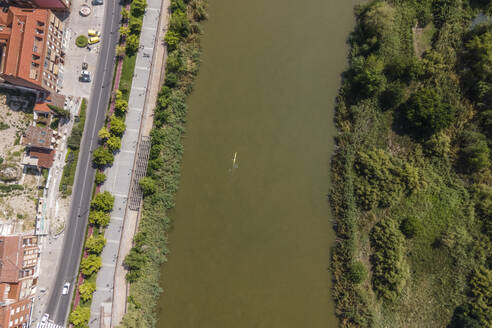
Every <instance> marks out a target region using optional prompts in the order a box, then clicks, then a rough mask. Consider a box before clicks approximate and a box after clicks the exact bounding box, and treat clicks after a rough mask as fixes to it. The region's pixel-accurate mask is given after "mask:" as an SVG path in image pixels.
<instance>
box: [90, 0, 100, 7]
mask: <svg viewBox="0 0 492 328" xmlns="http://www.w3.org/2000/svg"><path fill="white" fill-rule="evenodd" d="M102 4H103V0H92V5H93V6H100V5H102Z"/></svg>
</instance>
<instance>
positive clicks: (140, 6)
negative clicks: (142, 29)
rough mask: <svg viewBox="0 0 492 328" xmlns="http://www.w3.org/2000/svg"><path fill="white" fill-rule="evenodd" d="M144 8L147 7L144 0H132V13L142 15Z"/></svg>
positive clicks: (137, 15)
mask: <svg viewBox="0 0 492 328" xmlns="http://www.w3.org/2000/svg"><path fill="white" fill-rule="evenodd" d="M145 8H147V1H146V0H133V1H132V9H131V10H132V15H133V16H136V17H140V16H143V14H144V13H145Z"/></svg>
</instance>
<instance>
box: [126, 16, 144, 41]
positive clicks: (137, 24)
mask: <svg viewBox="0 0 492 328" xmlns="http://www.w3.org/2000/svg"><path fill="white" fill-rule="evenodd" d="M142 24H143V20H142V18H141V17H133V16H132V17H131V18H130V23H129V24H128V27H129V28H130V36H131V35H134V36H136V37H138V36H139V35H140V32H141V31H142Z"/></svg>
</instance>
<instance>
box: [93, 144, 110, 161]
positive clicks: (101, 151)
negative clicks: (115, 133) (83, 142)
mask: <svg viewBox="0 0 492 328" xmlns="http://www.w3.org/2000/svg"><path fill="white" fill-rule="evenodd" d="M92 160H93V161H94V164H95V165H97V166H106V165H111V164H113V161H114V155H113V153H112V152H111V151H110V150H109V149H107V148H105V147H103V146H100V147H98V148H97V149H96V150H94V153H93V154H92Z"/></svg>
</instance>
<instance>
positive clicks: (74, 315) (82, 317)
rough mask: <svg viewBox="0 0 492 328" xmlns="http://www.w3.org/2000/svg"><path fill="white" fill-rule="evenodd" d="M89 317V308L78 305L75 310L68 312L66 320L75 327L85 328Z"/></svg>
mask: <svg viewBox="0 0 492 328" xmlns="http://www.w3.org/2000/svg"><path fill="white" fill-rule="evenodd" d="M90 318H91V309H90V308H89V307H85V306H78V307H77V308H76V309H75V310H73V311H72V312H70V316H69V317H68V321H69V322H70V323H71V324H72V325H74V327H75V328H86V327H88V323H89V319H90Z"/></svg>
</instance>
